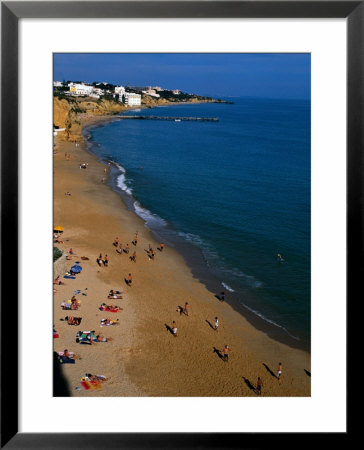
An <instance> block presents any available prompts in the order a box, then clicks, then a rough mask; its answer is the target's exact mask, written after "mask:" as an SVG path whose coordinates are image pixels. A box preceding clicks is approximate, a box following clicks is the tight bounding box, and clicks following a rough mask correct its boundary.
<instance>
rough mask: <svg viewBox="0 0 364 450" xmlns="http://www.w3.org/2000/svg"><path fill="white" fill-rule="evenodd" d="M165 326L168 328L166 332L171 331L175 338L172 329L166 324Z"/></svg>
mask: <svg viewBox="0 0 364 450" xmlns="http://www.w3.org/2000/svg"><path fill="white" fill-rule="evenodd" d="M164 326H165V327H166V330H167V331H169V332H170V333H171V335H172V336H174V334H173V330H172V328H171V327H170V326H169V325H167V324H166V323H165V324H164Z"/></svg>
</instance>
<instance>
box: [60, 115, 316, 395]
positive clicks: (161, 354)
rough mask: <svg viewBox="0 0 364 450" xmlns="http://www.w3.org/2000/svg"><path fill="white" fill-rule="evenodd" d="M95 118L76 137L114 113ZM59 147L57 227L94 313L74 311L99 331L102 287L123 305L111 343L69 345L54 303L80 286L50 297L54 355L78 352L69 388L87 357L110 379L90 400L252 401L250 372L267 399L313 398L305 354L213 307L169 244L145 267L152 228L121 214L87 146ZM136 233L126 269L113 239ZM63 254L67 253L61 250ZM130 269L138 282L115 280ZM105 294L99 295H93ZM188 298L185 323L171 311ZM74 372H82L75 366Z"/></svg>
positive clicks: (70, 336)
mask: <svg viewBox="0 0 364 450" xmlns="http://www.w3.org/2000/svg"><path fill="white" fill-rule="evenodd" d="M100 119H101V118H100V117H96V118H93V119H92V120H87V121H83V124H82V127H83V131H87V128H88V127H89V126H93V125H96V126H99V125H100V124H101V123H103V122H105V121H110V120H112V119H113V116H107V117H105V118H103V119H101V120H100ZM56 149H57V151H58V153H56V154H55V155H54V166H55V190H54V192H55V207H54V219H55V225H57V224H59V223H61V224H62V225H66V231H65V237H66V236H68V237H69V239H70V240H69V243H68V245H69V246H72V247H73V248H76V250H77V252H79V251H80V252H82V253H84V254H87V256H89V259H90V260H89V261H88V262H87V263H85V264H84V266H85V267H84V268H85V270H84V271H83V272H82V273H81V274H80V275H78V276H77V277H78V278H77V282H78V280H84V281H85V283H87V284H85V283H83V284H85V286H88V292H89V294H88V295H90V294H91V292H92V297H93V298H92V309H89V308H86V307H85V308H82V307H81V309H80V314H79V315H82V316H83V323H85V325H84V326H85V327H86V328H85V329H87V326H90V327H91V329H99V328H98V324H97V323H96V321H97V320H99V319H100V317H101V316H102V315H103V313H100V311H98V310H97V305H98V304H100V303H101V300H102V301H105V300H104V298H105V295H104V292H105V291H106V290H107V289H111V288H114V289H117V288H121V290H123V291H125V290H127V295H126V296H125V299H123V300H120V301H119V302H120V303H121V304H122V307H123V308H124V310H123V311H122V312H121V313H120V314H119V316H120V326H117V327H107V328H106V329H105V328H103V329H101V330H102V331H103V332H104V334H105V335H106V336H108V335H110V336H111V337H113V341H111V342H108V343H105V344H104V343H100V344H96V346H104V348H89V346H81V348H80V346H78V347H76V346H75V344H74V335H75V332H76V331H77V329H78V328H75V327H72V326H68V327H67V325H66V324H64V323H60V322H59V321H58V319H59V318H60V316H62V315H63V316H65V315H67V312H65V311H59V309H60V308H59V303H60V300H63V298H62V296H64V295H65V294H66V291H68V292H67V295H68V293H71V291H70V290H72V288H77V286H76V284H74V285H72V282H69V283H67V285H66V286H61V287H60V289H58V292H57V293H56V294H55V295H54V316H55V317H54V321H55V326H56V329H57V331H59V332H60V338H61V340H60V341H58V339H56V340H55V342H54V344H55V350H60V349H59V344H61V343H62V344H63V345H65V346H68V347H70V350H72V351H75V352H77V353H80V354H82V355H81V356H82V360H81V361H76V364H74V365H69V366H70V367H67V368H64V369H65V370H64V372H65V373H67V379H69V380H70V381H71V383H76V381H77V380H79V378H80V376H82V375H83V373H84V372H85V371H90V370H91V371H93V370H94V369H93V368H90V367H89V366H87V364H89V363H88V362H87V361H88V359H89V358H90V357H91V358H92V364H93V365H95V364H96V366H97V367H96V368H95V370H104V371H107V370H108V371H109V373H108V374H106V375H107V376H110V373H111V381H110V383H109V384H108V382H106V383H104V385H103V388H102V389H100V390H98V391H92V392H91V395H97V396H99V395H101V396H104V395H107V396H123V395H124V396H138V395H139V396H140V395H151V396H250V395H255V393H254V392H253V391H252V389H251V387H249V383H250V384H254V383H255V380H256V375H257V376H263V378H264V380H265V388H264V394H266V395H269V396H309V395H310V379H309V377H308V376H307V374H306V373H305V371H308V372H310V356H309V354H308V353H307V352H303V351H302V350H296V349H293V348H291V347H288V346H287V345H285V344H283V343H280V342H277V341H275V340H273V339H271V338H269V337H268V336H266V335H265V334H264V333H263V332H261V331H259V330H257V329H255V328H254V327H253V326H252V325H251V324H250V323H249V322H248V320H247V319H246V318H245V317H244V316H243V315H242V314H241V313H239V312H237V311H235V310H234V308H233V307H232V306H231V305H229V304H228V303H227V302H225V303H221V302H219V301H218V300H217V299H216V298H215V297H214V296H213V295H212V294H211V292H210V291H209V290H208V289H207V288H206V287H205V286H204V284H202V283H201V282H200V281H198V280H197V279H196V278H195V277H194V276H193V273H192V272H191V269H190V267H189V266H188V265H187V264H186V262H185V260H184V258H183V256H181V255H180V254H179V252H178V251H176V250H174V249H172V248H170V247H168V248H166V251H165V252H164V254H161V253H159V252H157V253H158V254H157V255H156V260H155V261H153V262H151V261H149V260H148V258H147V256H146V254H145V253H144V252H143V249H146V248H147V245H148V242H151V243H152V245H153V247H154V246H157V245H158V241H156V240H155V238H154V237H153V231H152V230H149V229H148V228H146V227H145V226H144V222H143V220H142V219H141V218H140V217H139V216H137V215H136V214H135V213H134V212H132V211H130V210H128V208H127V206H126V205H125V204H124V201H123V199H122V198H121V196H120V195H119V194H117V193H116V192H114V191H113V190H112V188H111V187H110V186H108V185H107V184H104V185H103V184H102V183H101V182H100V179H101V177H102V175H103V171H104V168H105V166H104V165H103V164H102V163H101V162H99V160H98V158H97V156H96V155H94V154H92V153H90V152H89V151H88V150H87V149H86V144H80V146H79V147H76V148H75V144H73V143H70V142H59V143H57V146H56ZM65 151H68V152H70V154H71V160H70V161H65V160H64V159H63V155H62V153H63V152H65ZM57 155H58V156H57ZM83 160H85V161H87V162H89V164H90V167H88V169H87V170H80V169H79V168H78V165H79V161H83ZM71 185H72V191H71V192H72V196H70V197H69V198H67V197H65V196H64V192H63V191H66V190H70V189H67V186H71ZM70 202H73V203H76V205H74V206H75V208H71V209H72V210H77V217H76V218H75V217H74V216H73V214H72V213H71V212H70V211H69V209H67V208H66V209H65V205H67V203H68V204H69V203H70ZM98 216H100V217H98ZM56 222H57V223H56ZM136 230H139V232H140V238H141V243H140V248H139V242H138V248H137V251H138V262H137V263H136V264H134V265H133V266H132V265H131V264H133V263H132V262H129V261H128V257H127V255H122V256H116V255H115V254H114V253H115V249H114V248H113V247H112V245H111V243H112V240H113V239H114V238H115V236H117V235H120V236H121V239H123V240H120V241H121V242H122V243H123V244H125V242H127V241H129V242H130V241H131V239H132V237H133V233H134V232H135V231H136ZM120 236H119V237H120ZM131 248H132V249H133V247H132V246H131ZM62 250H65V251H67V246H64V247H63V248H62ZM100 251H102V252H105V251H106V252H108V253H109V255H110V267H108V268H105V269H104V268H101V269H99V268H98V267H97V266H96V263H95V258H96V257H97V255H98V253H99V252H100ZM78 255H79V254H78ZM120 264H121V267H120ZM109 269H110V270H109ZM120 269H122V270H121V271H120ZM129 270H133V272H135V273H136V277H135V286H133V288H131V289H129V288H127V287H126V286H125V284H124V283H122V281H121V277H122V276H124V277H125V276H126V275H127V271H129ZM161 274H163V277H162V278H161ZM137 280H138V281H137ZM140 280H141V282H142V285H140V284H139V283H140ZM133 284H134V283H133ZM187 286H188V288H187ZM134 288H135V289H134ZM93 291H95V292H96V295H95V294H93ZM102 295H104V297H103V298H102V297H100V296H102ZM90 299H91V298H90ZM186 299H188V301H189V302H190V304H191V306H192V315H191V317H184V316H180V315H179V313H178V314H177V313H176V307H177V306H178V305H181V304H182V305H183V304H184V301H185V300H186ZM82 300H85V301H84V302H83V303H86V302H87V307H88V306H89V305H88V304H89V303H90V306H91V302H89V299H88V298H87V297H86V298H83V299H82ZM82 306H84V304H83V305H82ZM216 314H218V317H219V319H220V321H221V327H219V332H218V333H219V334H217V332H215V331H213V330H212V329H211V328H212V327H211V323H212V322H213V320H214V317H215V315H216ZM171 319H174V320H176V321H177V323H178V324H180V326H179V337H178V341H176V340H175V338H174V337H173V336H171V335H170V333H168V331H167V330H166V327H165V325H167V324H170V322H171ZM57 327H58V328H57ZM110 328H111V329H110ZM120 336H122V339H121V337H120ZM57 341H58V342H57ZM224 342H228V343H229V345H230V346H231V348H232V352H233V353H232V355H231V358H232V361H234V363H233V364H231V365H230V362H229V367H225V366H224V365H223V363H222V362H221V361H220V360H219V357H218V352H217V351H215V350H214V351H213V349H217V350H220V351H221V349H222V346H223V343H224ZM56 346H57V348H56ZM215 346H216V347H215ZM61 347H62V346H61ZM85 347H87V348H85ZM91 347H95V346H91ZM65 348H66V347H65ZM61 350H62V348H61ZM96 351H97V353H96ZM95 355H97V357H95ZM278 360H283V361H284V366H285V367H286V369H285V370H286V375H285V376H286V380H287V382H285V383H282V386H281V385H278V383H277V380H275V379H274V378H275V376H274V374H273V375H272V373H273V372H274V371H275V369H276V367H275V366H276V365H277V364H278ZM171 365H172V366H171ZM262 365H263V366H264V367H263V368H262ZM71 366H72V367H71ZM80 366H82V369H81V370H78V369H77V367H80ZM215 366H216V367H215ZM146 367H148V370H146ZM222 367H223V369H222ZM212 368H214V369H213V370H211V369H212ZM83 369H84V370H83ZM82 372H83V373H82ZM243 375H244V376H243ZM242 378H244V380H245V383H244V380H243V381H242ZM155 380H159V382H158V383H156V382H155ZM247 381H249V383H248V382H247ZM74 395H76V396H88V395H89V392H88V391H76V394H74Z"/></svg>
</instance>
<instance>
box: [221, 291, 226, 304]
mask: <svg viewBox="0 0 364 450" xmlns="http://www.w3.org/2000/svg"><path fill="white" fill-rule="evenodd" d="M220 300H221V301H222V302H224V301H225V292H224V291H222V292H220Z"/></svg>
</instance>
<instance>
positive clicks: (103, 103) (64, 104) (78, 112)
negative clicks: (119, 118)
mask: <svg viewBox="0 0 364 450" xmlns="http://www.w3.org/2000/svg"><path fill="white" fill-rule="evenodd" d="M125 109H126V107H125V106H124V105H123V104H122V103H119V102H115V101H113V100H106V99H102V98H101V99H99V100H97V99H93V98H76V97H68V98H66V99H65V98H59V97H54V101H53V124H54V126H55V127H58V128H65V129H66V130H65V131H64V132H60V133H59V134H58V139H59V140H65V141H76V142H80V141H83V138H82V135H81V131H82V125H83V122H85V120H87V119H89V118H90V117H94V116H100V115H102V116H105V115H113V114H117V113H119V112H121V111H124V110H125Z"/></svg>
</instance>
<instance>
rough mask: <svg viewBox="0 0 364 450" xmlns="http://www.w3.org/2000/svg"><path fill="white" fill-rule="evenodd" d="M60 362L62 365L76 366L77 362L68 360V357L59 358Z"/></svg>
mask: <svg viewBox="0 0 364 450" xmlns="http://www.w3.org/2000/svg"><path fill="white" fill-rule="evenodd" d="M58 361H59V362H60V364H75V362H76V361H75V360H74V359H72V358H68V357H67V356H59V357H58Z"/></svg>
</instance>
